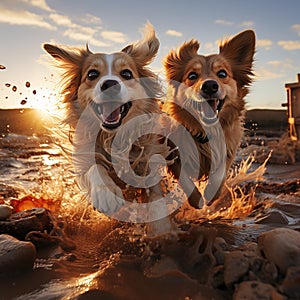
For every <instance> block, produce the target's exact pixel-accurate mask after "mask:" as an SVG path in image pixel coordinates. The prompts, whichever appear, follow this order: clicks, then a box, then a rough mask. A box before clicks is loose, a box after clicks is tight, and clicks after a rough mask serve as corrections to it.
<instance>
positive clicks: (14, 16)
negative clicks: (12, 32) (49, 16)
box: [0, 8, 56, 30]
mask: <svg viewBox="0 0 300 300" xmlns="http://www.w3.org/2000/svg"><path fill="white" fill-rule="evenodd" d="M0 23H6V24H10V25H23V26H36V27H41V28H45V29H49V30H55V29H56V27H55V26H53V25H51V24H49V23H48V22H46V21H45V20H44V19H43V17H42V16H40V15H37V14H34V13H32V12H29V11H26V10H24V11H16V10H10V9H5V8H2V9H1V14H0Z"/></svg>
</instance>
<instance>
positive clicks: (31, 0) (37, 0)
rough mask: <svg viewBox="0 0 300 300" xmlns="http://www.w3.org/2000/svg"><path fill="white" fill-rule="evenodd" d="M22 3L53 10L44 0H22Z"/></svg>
mask: <svg viewBox="0 0 300 300" xmlns="http://www.w3.org/2000/svg"><path fill="white" fill-rule="evenodd" d="M22 1H23V2H24V3H27V4H29V5H31V6H34V7H38V8H40V9H42V10H45V11H54V10H53V9H52V8H50V7H49V6H48V4H47V3H46V1H45V0H22Z"/></svg>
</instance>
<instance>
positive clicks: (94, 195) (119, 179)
mask: <svg viewBox="0 0 300 300" xmlns="http://www.w3.org/2000/svg"><path fill="white" fill-rule="evenodd" d="M159 44H160V43H159V40H158V38H157V37H156V34H155V31H154V28H153V26H152V25H151V24H149V23H148V24H146V26H145V29H144V36H143V38H142V39H141V40H140V41H138V42H135V43H133V44H130V45H128V46H126V47H125V48H123V49H122V50H121V51H120V52H115V53H112V54H105V53H92V52H91V51H90V50H89V48H88V46H86V48H69V47H66V46H58V45H53V44H48V43H46V44H44V45H43V48H44V50H45V51H46V52H47V53H48V54H50V55H51V56H52V58H54V62H55V64H56V65H57V66H58V67H59V68H60V69H62V71H63V74H62V93H63V95H64V102H65V103H66V110H67V115H66V118H65V122H66V123H67V124H69V125H70V126H71V129H72V130H73V131H74V138H73V147H74V150H73V163H74V169H75V173H76V175H77V182H78V184H79V186H80V188H81V189H82V190H84V191H85V192H86V193H87V194H88V196H89V198H90V200H91V202H92V204H93V206H94V207H95V208H97V209H98V210H99V211H101V212H103V213H105V214H107V215H109V216H112V215H116V214H117V213H118V211H119V210H120V209H121V208H122V207H123V206H124V204H125V202H126V200H128V201H129V202H130V201H131V202H137V201H141V202H144V201H145V202H151V201H152V200H153V199H155V198H157V197H159V195H160V183H159V182H156V181H155V180H156V174H154V175H153V173H151V172H152V171H153V170H152V169H151V170H150V169H149V162H148V160H149V158H150V157H151V156H153V155H154V154H159V155H161V156H163V157H166V156H167V155H168V149H169V148H168V147H167V146H166V144H165V143H162V142H161V141H160V140H159V138H158V136H157V134H151V132H150V131H151V130H150V131H149V127H150V129H151V128H152V129H153V128H154V127H155V126H157V124H158V122H157V120H154V119H153V118H151V115H160V114H161V113H162V112H161V110H160V107H159V104H158V100H157V99H158V98H159V97H161V95H162V92H161V84H160V83H159V81H158V80H157V76H156V75H155V74H154V73H153V72H152V71H151V70H150V69H149V67H148V65H149V64H150V63H151V62H152V60H153V59H154V58H155V56H156V54H157V51H158V49H159ZM145 132H146V134H144V133H145ZM154 133H155V132H154ZM124 161H125V162H124ZM150 165H151V164H150ZM132 170H133V171H132ZM150 173H151V174H152V179H153V180H152V183H151V184H152V185H151V184H150V183H147V184H146V183H145V180H144V181H143V176H144V177H145V176H146V177H147V176H148V175H149V174H150ZM129 177H130V180H129V179H128V178H129ZM147 178H148V179H149V176H148V177H147ZM150 179H151V178H150ZM150 181H151V180H150ZM157 181H159V180H157ZM153 182H154V183H153ZM149 190H150V191H149ZM138 196H140V200H139V199H138ZM145 199H146V200H145ZM157 218H158V217H157ZM154 219H155V217H154Z"/></svg>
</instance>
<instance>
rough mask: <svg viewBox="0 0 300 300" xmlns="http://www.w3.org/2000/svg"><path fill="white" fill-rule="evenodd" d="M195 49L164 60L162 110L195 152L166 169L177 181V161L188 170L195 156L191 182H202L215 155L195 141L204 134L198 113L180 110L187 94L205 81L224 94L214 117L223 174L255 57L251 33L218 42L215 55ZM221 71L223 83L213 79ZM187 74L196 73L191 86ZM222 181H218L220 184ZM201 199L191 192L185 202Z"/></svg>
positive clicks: (193, 44) (239, 128)
mask: <svg viewBox="0 0 300 300" xmlns="http://www.w3.org/2000/svg"><path fill="white" fill-rule="evenodd" d="M199 47H200V43H199V42H198V41H197V40H191V41H189V42H185V43H184V44H183V45H182V46H181V47H179V48H178V49H175V50H171V51H170V52H169V54H168V55H167V56H166V58H165V60H164V67H165V71H166V78H167V80H168V82H169V87H170V91H171V92H170V94H169V95H168V99H167V101H166V103H165V105H164V108H163V109H164V110H165V111H166V112H167V113H168V114H169V115H170V116H172V117H173V118H174V119H175V120H176V121H178V122H179V123H180V124H182V125H183V126H184V127H185V128H186V129H187V130H188V131H189V132H190V133H191V135H192V136H193V137H194V140H195V142H196V144H197V148H198V153H192V154H190V157H189V158H181V159H177V160H176V163H175V164H174V165H171V166H170V170H171V171H172V173H173V174H174V175H175V177H178V176H179V174H180V168H181V164H182V162H181V160H185V164H189V165H190V168H191V170H192V169H193V165H194V163H193V162H194V159H193V157H194V156H195V155H196V156H198V157H199V162H200V170H198V171H199V172H198V175H197V176H196V177H197V178H194V180H198V179H203V178H205V179H206V178H207V177H208V176H209V174H210V168H211V162H212V157H211V156H212V155H217V153H213V151H212V149H210V143H208V142H206V143H205V142H199V137H200V141H201V137H203V138H205V131H204V130H203V127H202V126H201V125H200V124H201V122H200V119H201V117H200V116H199V118H198V116H197V114H198V113H197V112H196V111H195V114H193V115H191V113H190V112H189V111H187V110H185V109H184V108H183V107H184V105H185V104H184V102H185V101H188V96H187V94H188V91H191V90H192V91H193V92H194V93H199V92H200V90H201V85H202V84H203V83H204V82H205V80H215V81H216V82H217V83H218V85H219V86H220V87H221V88H222V90H223V91H225V92H224V93H226V98H225V102H224V105H223V107H222V109H221V111H220V112H219V114H218V119H219V122H220V124H221V126H222V129H223V133H224V138H225V143H226V149H227V153H226V156H227V157H226V172H227V171H228V169H229V167H230V166H231V164H232V162H233V159H234V156H235V153H236V150H237V148H238V146H239V143H240V139H241V137H242V134H243V117H244V110H245V100H244V98H245V96H246V95H247V94H248V92H249V86H250V84H251V82H252V78H253V75H254V74H253V71H252V65H253V56H254V53H255V34H254V32H253V31H251V30H246V31H244V32H242V33H240V34H238V35H236V36H234V37H232V38H231V39H226V40H224V41H222V42H221V43H220V45H219V54H212V55H208V56H203V55H200V54H198V49H199ZM195 68H196V69H195ZM197 68H198V69H197ZM222 69H224V70H226V72H227V74H228V76H227V77H226V78H224V79H222V78H219V77H218V76H217V72H218V71H219V70H222ZM191 70H195V72H196V73H197V72H198V78H197V80H195V82H190V81H189V80H188V79H187V76H188V74H189V72H190V71H191ZM198 115H199V114H198ZM186 160H187V161H186ZM196 173H197V172H196ZM188 175H191V177H195V172H192V171H191V174H187V176H188ZM224 180H225V179H222V181H224ZM221 187H222V185H221ZM220 189H221V188H220ZM219 193H220V190H219V191H216V195H215V197H214V199H215V198H217V197H218V196H219ZM201 197H202V196H201V194H200V193H199V192H198V191H197V189H196V188H194V191H193V193H192V195H191V196H190V199H189V200H190V204H191V205H193V206H195V207H197V206H198V204H199V201H200V200H199V198H201ZM214 199H213V200H214Z"/></svg>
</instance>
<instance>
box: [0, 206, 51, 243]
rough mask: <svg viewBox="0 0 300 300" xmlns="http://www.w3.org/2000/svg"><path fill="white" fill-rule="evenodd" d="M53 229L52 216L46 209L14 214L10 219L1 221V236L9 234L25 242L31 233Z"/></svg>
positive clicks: (33, 209) (34, 209)
mask: <svg viewBox="0 0 300 300" xmlns="http://www.w3.org/2000/svg"><path fill="white" fill-rule="evenodd" d="M52 228H53V222H52V217H51V214H50V212H49V211H48V210H46V209H44V208H32V209H28V210H24V211H20V212H17V213H13V214H12V215H11V216H10V217H9V218H7V219H6V220H4V221H0V234H1V233H4V234H9V235H12V236H14V237H16V238H17V239H20V240H24V239H25V236H26V235H27V233H28V232H30V231H41V232H43V231H48V232H50V231H51V229H52Z"/></svg>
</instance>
